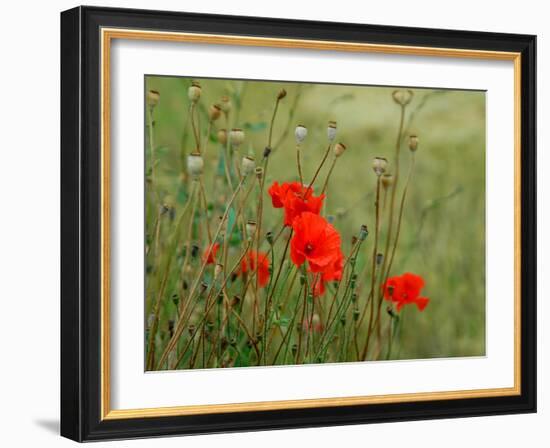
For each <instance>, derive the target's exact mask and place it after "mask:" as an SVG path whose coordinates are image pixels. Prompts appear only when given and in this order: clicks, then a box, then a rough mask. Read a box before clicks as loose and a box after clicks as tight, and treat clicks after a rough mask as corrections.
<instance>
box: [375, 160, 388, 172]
mask: <svg viewBox="0 0 550 448" xmlns="http://www.w3.org/2000/svg"><path fill="white" fill-rule="evenodd" d="M387 166H388V160H387V159H385V158H384V157H375V158H374V160H373V161H372V169H373V170H374V172H375V173H376V175H377V176H381V175H382V174H384V173H385V172H386V167H387Z"/></svg>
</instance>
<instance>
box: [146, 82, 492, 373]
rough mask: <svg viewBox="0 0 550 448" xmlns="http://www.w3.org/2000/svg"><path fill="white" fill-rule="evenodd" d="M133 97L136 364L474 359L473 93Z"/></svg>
mask: <svg viewBox="0 0 550 448" xmlns="http://www.w3.org/2000/svg"><path fill="white" fill-rule="evenodd" d="M143 93H144V97H143V104H144V111H145V114H144V121H143V132H144V136H143V139H144V140H143V141H144V151H145V153H144V160H145V163H144V183H145V197H144V201H145V207H144V210H145V216H144V228H145V232H144V233H145V234H144V248H143V250H144V253H145V266H144V267H143V269H144V272H145V285H144V288H145V293H144V297H145V303H144V307H145V322H144V351H145V370H146V371H158V370H178V369H212V368H243V367H253V366H281V365H303V364H323V363H345V362H365V361H398V360H421V359H433V358H456V357H483V356H485V354H486V297H485V291H486V289H485V288H486V285H485V263H486V257H485V251H486V239H485V237H486V235H485V212H486V199H485V194H486V166H485V161H486V92H485V91H483V90H455V89H435V88H434V89H430V88H425V87H423V88H418V87H414V86H382V85H380V86H379V85H345V84H328V83H314V82H311V83H298V82H292V81H286V80H285V81H281V80H269V81H267V80H247V79H216V78H201V77H192V76H189V77H187V76H185V77H182V76H166V75H162V76H160V75H154V74H147V75H145V77H144V92H143ZM136 150H139V148H136Z"/></svg>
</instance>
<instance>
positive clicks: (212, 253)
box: [202, 243, 220, 264]
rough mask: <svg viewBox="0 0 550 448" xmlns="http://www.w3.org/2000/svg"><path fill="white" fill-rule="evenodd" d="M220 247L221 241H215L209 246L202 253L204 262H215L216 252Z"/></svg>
mask: <svg viewBox="0 0 550 448" xmlns="http://www.w3.org/2000/svg"><path fill="white" fill-rule="evenodd" d="M219 249H220V243H214V244H211V245H210V246H208V248H207V249H206V250H205V251H204V254H203V255H202V260H203V263H204V262H206V264H214V263H215V262H216V254H217V253H218V250H219Z"/></svg>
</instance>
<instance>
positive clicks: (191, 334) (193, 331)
mask: <svg viewBox="0 0 550 448" xmlns="http://www.w3.org/2000/svg"><path fill="white" fill-rule="evenodd" d="M187 331H188V332H189V336H193V335H194V334H195V325H193V324H191V325H189V328H188V329H187Z"/></svg>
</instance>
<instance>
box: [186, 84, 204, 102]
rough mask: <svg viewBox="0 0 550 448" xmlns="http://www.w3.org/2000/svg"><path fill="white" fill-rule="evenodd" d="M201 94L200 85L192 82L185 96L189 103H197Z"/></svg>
mask: <svg viewBox="0 0 550 448" xmlns="http://www.w3.org/2000/svg"><path fill="white" fill-rule="evenodd" d="M201 92H202V89H201V85H200V83H198V82H196V81H193V82H192V83H191V86H190V87H189V89H187V96H188V98H189V101H191V102H192V103H196V102H197V101H199V99H200V97H201Z"/></svg>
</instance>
